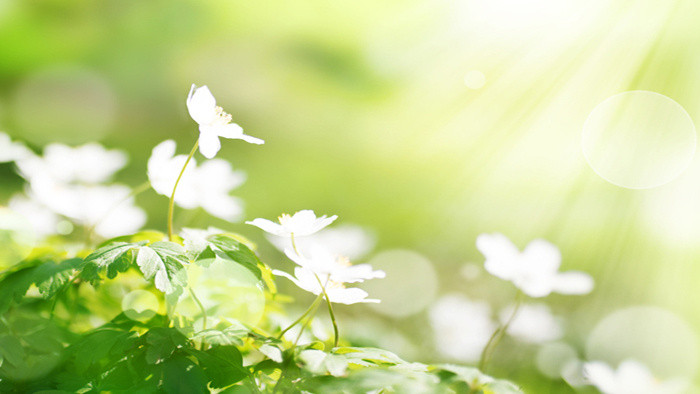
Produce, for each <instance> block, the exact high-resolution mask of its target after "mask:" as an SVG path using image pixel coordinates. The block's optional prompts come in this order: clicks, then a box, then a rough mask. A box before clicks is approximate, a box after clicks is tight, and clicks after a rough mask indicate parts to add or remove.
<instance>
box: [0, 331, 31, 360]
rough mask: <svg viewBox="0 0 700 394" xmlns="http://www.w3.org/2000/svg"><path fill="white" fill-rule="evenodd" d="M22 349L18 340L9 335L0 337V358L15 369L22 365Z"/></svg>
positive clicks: (23, 353)
mask: <svg viewBox="0 0 700 394" xmlns="http://www.w3.org/2000/svg"><path fill="white" fill-rule="evenodd" d="M25 356H26V355H25V352H24V348H23V347H22V344H21V343H20V342H19V339H17V338H15V337H14V336H10V335H3V336H0V357H2V358H4V360H5V362H8V363H10V364H12V365H14V366H16V367H19V366H21V365H23V363H24V358H25Z"/></svg>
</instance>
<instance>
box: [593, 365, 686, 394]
mask: <svg viewBox="0 0 700 394" xmlns="http://www.w3.org/2000/svg"><path fill="white" fill-rule="evenodd" d="M583 374H584V376H585V377H586V379H587V380H588V381H589V382H590V383H591V384H593V385H594V386H596V387H597V388H598V390H600V391H601V392H603V393H604V394H681V393H685V392H686V389H687V388H688V382H687V381H684V380H682V379H673V380H667V381H659V380H657V379H656V378H654V376H653V375H652V373H651V371H649V369H648V368H647V367H646V366H645V365H644V364H642V363H640V362H638V361H635V360H625V361H623V362H621V363H620V365H619V366H618V367H617V370H614V369H613V368H611V367H610V366H608V365H607V364H605V363H603V362H601V361H593V362H588V363H585V364H584V366H583Z"/></svg>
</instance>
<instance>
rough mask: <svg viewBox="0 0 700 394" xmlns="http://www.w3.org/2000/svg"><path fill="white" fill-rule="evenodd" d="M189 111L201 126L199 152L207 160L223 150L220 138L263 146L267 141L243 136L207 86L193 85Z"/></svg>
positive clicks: (188, 100)
mask: <svg viewBox="0 0 700 394" xmlns="http://www.w3.org/2000/svg"><path fill="white" fill-rule="evenodd" d="M187 110H188V111H189V113H190V116H191V117H192V119H194V121H195V122H197V124H198V125H199V151H200V152H201V153H202V155H204V157H206V158H207V159H211V158H213V157H214V156H216V153H217V152H218V151H219V149H221V142H220V141H219V137H223V138H229V139H240V140H243V141H246V142H250V143H251V144H258V145H259V144H263V143H265V141H263V140H261V139H260V138H255V137H252V136H249V135H246V134H243V128H241V126H239V125H237V124H235V123H231V115H230V114H227V113H226V112H224V110H223V108H221V107H219V106H217V105H216V99H215V98H214V96H213V95H212V94H211V91H209V88H208V87H207V86H206V85H205V86H200V87H197V86H196V85H195V84H192V88H190V93H189V95H187Z"/></svg>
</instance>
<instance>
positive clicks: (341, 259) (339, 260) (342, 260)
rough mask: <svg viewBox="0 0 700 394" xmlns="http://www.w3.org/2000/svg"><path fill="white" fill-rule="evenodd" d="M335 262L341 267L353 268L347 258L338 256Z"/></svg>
mask: <svg viewBox="0 0 700 394" xmlns="http://www.w3.org/2000/svg"><path fill="white" fill-rule="evenodd" d="M335 261H336V263H337V264H338V265H339V266H341V267H351V266H352V263H351V262H350V259H349V258H347V257H345V256H338V258H337V259H336V260H335Z"/></svg>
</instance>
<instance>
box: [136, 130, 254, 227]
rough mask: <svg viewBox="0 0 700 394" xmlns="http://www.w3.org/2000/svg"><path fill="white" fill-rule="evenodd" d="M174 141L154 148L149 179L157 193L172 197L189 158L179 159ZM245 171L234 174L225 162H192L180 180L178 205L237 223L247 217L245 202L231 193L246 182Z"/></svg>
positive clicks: (165, 142)
mask: <svg viewBox="0 0 700 394" xmlns="http://www.w3.org/2000/svg"><path fill="white" fill-rule="evenodd" d="M175 149H176V144H175V141H173V140H167V141H163V142H161V143H160V144H158V145H157V146H156V147H155V148H153V152H152V154H151V157H150V158H149V159H148V179H149V180H150V181H151V186H152V187H153V189H155V191H156V192H158V193H159V194H162V195H164V196H166V197H170V195H171V194H172V192H173V187H174V186H175V181H176V180H177V177H178V175H179V173H180V171H181V170H182V167H183V165H184V164H185V161H186V160H187V156H185V155H177V156H175ZM245 179H246V176H245V173H243V172H242V171H234V170H233V169H232V168H231V164H229V163H228V162H227V161H225V160H219V159H214V160H209V161H207V162H205V163H204V164H202V165H199V166H198V165H197V162H196V160H195V159H192V160H191V161H190V163H189V164H188V165H187V168H186V169H185V172H184V173H183V175H182V178H181V179H180V183H179V184H178V187H177V193H175V203H176V204H177V205H179V206H180V207H182V208H185V209H194V208H197V207H201V208H203V209H204V210H205V211H207V212H208V213H209V214H211V215H212V216H215V217H218V218H221V219H224V220H229V221H235V220H238V219H240V217H241V215H242V214H243V204H242V202H241V201H240V200H239V199H238V198H236V197H233V196H231V195H229V193H230V192H231V191H232V190H233V189H235V188H237V187H238V186H240V185H242V184H243V182H245Z"/></svg>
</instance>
